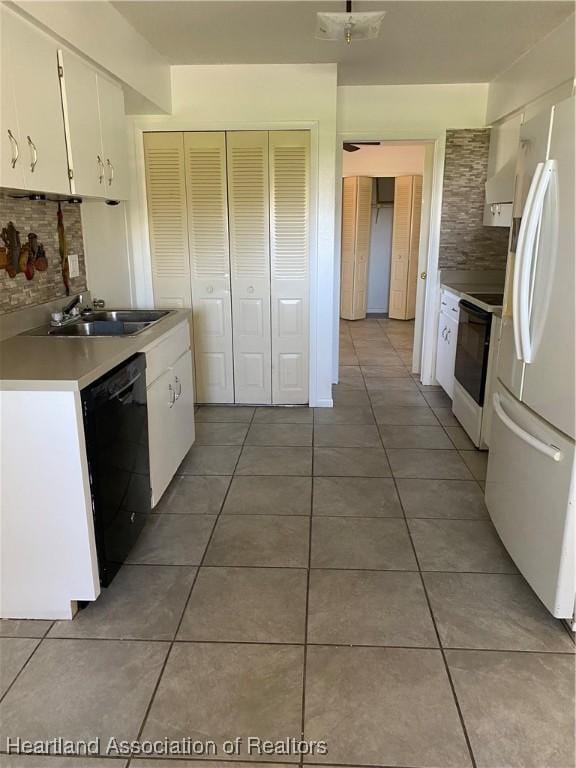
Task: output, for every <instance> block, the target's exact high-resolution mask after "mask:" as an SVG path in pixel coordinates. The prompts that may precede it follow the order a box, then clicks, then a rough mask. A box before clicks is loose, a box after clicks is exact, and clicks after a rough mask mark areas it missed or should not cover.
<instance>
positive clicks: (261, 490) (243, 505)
mask: <svg viewBox="0 0 576 768" xmlns="http://www.w3.org/2000/svg"><path fill="white" fill-rule="evenodd" d="M311 497H312V478H311V477H279V476H272V477H255V476H250V477H248V476H246V477H235V478H234V479H233V480H232V485H231V486H230V491H229V493H228V497H227V498H226V503H225V504H224V509H223V510H222V512H223V514H225V515H233V514H240V515H309V514H310V505H311Z"/></svg>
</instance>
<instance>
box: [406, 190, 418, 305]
mask: <svg viewBox="0 0 576 768" xmlns="http://www.w3.org/2000/svg"><path fill="white" fill-rule="evenodd" d="M413 179H414V182H413V185H412V217H411V221H410V248H409V256H408V275H407V278H406V280H407V288H406V320H413V319H414V318H415V317H416V288H417V285H418V257H419V255H420V253H419V252H420V221H421V219H422V176H414V177H413Z"/></svg>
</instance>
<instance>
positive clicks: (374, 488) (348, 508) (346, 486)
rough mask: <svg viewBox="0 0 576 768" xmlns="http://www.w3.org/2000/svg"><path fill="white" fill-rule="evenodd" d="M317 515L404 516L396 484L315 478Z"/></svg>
mask: <svg viewBox="0 0 576 768" xmlns="http://www.w3.org/2000/svg"><path fill="white" fill-rule="evenodd" d="M313 512H314V514H315V515H330V516H343V517H379V516H381V517H402V508H401V506H400V501H399V499H398V494H397V493H396V488H395V486H394V481H393V480H391V479H389V478H380V477H315V478H314V502H313Z"/></svg>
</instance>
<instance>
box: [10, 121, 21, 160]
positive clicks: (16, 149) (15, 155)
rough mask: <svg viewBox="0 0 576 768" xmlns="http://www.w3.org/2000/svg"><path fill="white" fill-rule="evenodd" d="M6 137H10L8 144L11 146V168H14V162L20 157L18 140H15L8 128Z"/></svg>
mask: <svg viewBox="0 0 576 768" xmlns="http://www.w3.org/2000/svg"><path fill="white" fill-rule="evenodd" d="M8 138H9V139H10V144H11V146H12V160H11V164H12V168H16V163H17V162H18V158H19V157H20V148H19V147H18V142H17V141H16V137H15V136H14V134H13V133H12V131H11V130H10V128H8Z"/></svg>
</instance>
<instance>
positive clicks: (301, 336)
mask: <svg viewBox="0 0 576 768" xmlns="http://www.w3.org/2000/svg"><path fill="white" fill-rule="evenodd" d="M268 142H269V172H270V271H271V319H272V402H273V403H274V404H278V405H288V404H304V403H307V402H308V365H309V363H308V359H309V341H308V315H309V288H308V282H309V278H308V273H309V240H310V133H309V132H308V131H271V132H270V133H269V136H268Z"/></svg>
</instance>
